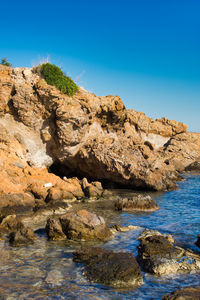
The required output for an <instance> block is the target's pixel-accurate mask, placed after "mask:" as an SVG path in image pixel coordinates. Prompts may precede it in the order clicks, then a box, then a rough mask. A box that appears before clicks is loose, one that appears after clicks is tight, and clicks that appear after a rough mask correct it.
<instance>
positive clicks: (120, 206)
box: [115, 195, 159, 211]
mask: <svg viewBox="0 0 200 300" xmlns="http://www.w3.org/2000/svg"><path fill="white" fill-rule="evenodd" d="M115 209H116V210H122V211H154V210H157V209H159V207H158V205H157V204H156V202H155V201H154V200H153V199H152V198H151V197H150V196H143V195H136V196H134V197H132V198H124V199H118V200H117V201H116V202H115Z"/></svg>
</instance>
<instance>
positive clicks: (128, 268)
mask: <svg viewBox="0 0 200 300" xmlns="http://www.w3.org/2000/svg"><path fill="white" fill-rule="evenodd" d="M73 256H74V258H73V259H74V261H76V262H83V263H84V264H85V275H86V276H87V278H88V279H89V280H91V281H95V282H100V283H103V284H106V285H111V286H115V287H127V288H128V287H134V286H138V285H141V284H142V282H143V280H142V275H141V271H140V267H139V265H138V263H137V261H136V259H135V258H134V256H133V254H132V253H123V252H119V253H115V252H113V251H111V250H105V249H101V248H83V249H80V250H78V251H76V252H74V254H73Z"/></svg>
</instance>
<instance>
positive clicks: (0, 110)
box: [0, 65, 200, 201]
mask: <svg viewBox="0 0 200 300" xmlns="http://www.w3.org/2000/svg"><path fill="white" fill-rule="evenodd" d="M199 161H200V134H197V133H188V132H187V126H186V125H185V124H183V123H179V122H176V121H170V120H167V119H166V118H162V119H157V120H153V119H151V118H148V117H147V116H146V115H145V114H144V113H141V112H136V111H135V110H127V109H126V108H125V106H124V104H123V102H122V100H121V99H120V97H118V96H112V95H109V96H102V97H97V96H95V95H94V94H91V93H89V92H87V91H85V90H84V89H82V88H79V91H78V92H77V93H76V94H75V95H74V96H73V97H69V96H67V95H63V94H61V93H60V91H58V90H57V89H56V88H55V87H53V86H49V85H48V84H47V83H46V82H45V80H44V79H42V78H41V77H40V75H39V74H37V73H35V72H34V70H32V69H28V68H14V69H11V68H9V67H5V66H2V65H1V66H0V182H1V184H0V194H8V193H9V194H19V193H22V194H23V193H25V192H27V191H28V192H31V193H33V195H35V197H36V198H43V199H44V198H45V197H47V198H48V201H49V200H50V199H52V200H55V199H60V198H63V197H69V198H73V197H75V198H80V197H81V196H82V195H84V192H83V189H82V182H80V183H79V188H77V186H78V184H77V183H75V181H74V182H73V184H75V185H74V188H73V187H72V186H71V187H69V184H70V183H69V182H66V183H64V182H63V180H62V179H61V178H59V177H58V176H56V175H59V176H60V177H63V176H65V177H66V178H67V177H73V176H74V175H76V176H79V177H81V178H83V177H86V178H88V179H90V180H91V181H96V180H98V181H102V182H112V183H115V184H117V185H124V186H128V187H131V188H134V189H137V188H138V189H149V190H167V189H172V188H174V187H175V181H176V180H177V179H179V175H178V172H181V171H183V170H185V169H186V168H188V167H189V166H192V164H195V168H197V167H196V166H199ZM49 167H51V168H52V169H54V170H56V172H55V173H56V174H55V175H54V174H50V173H48V170H47V169H48V168H49ZM48 184H52V186H51V187H49V185H48ZM68 189H69V190H68ZM68 191H69V193H67V192H68ZM98 193H100V194H101V191H100V190H99V189H98V187H97V186H96V187H95V186H94V185H93V186H91V185H89V186H88V187H86V194H88V195H89V196H90V195H91V197H94V196H95V197H99V194H98ZM30 201H32V200H30Z"/></svg>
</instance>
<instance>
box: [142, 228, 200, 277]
mask: <svg viewBox="0 0 200 300" xmlns="http://www.w3.org/2000/svg"><path fill="white" fill-rule="evenodd" d="M139 240H140V245H139V246H138V256H137V261H138V262H139V264H140V265H141V267H142V268H143V270H144V271H146V272H149V273H152V274H157V275H164V274H176V273H184V272H186V273H187V272H188V273H190V272H194V271H199V270H200V256H199V255H196V254H194V253H192V252H190V251H187V250H184V249H182V248H180V247H176V246H174V245H173V242H174V241H173V238H172V237H171V236H164V235H162V234H160V233H159V232H157V231H151V230H146V231H144V233H142V235H141V236H140V237H139Z"/></svg>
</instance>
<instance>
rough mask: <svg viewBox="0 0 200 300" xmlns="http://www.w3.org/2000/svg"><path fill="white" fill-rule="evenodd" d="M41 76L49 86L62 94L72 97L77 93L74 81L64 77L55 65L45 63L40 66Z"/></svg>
mask: <svg viewBox="0 0 200 300" xmlns="http://www.w3.org/2000/svg"><path fill="white" fill-rule="evenodd" d="M40 73H41V76H42V77H43V78H44V79H45V80H46V82H47V83H48V84H50V85H54V86H56V87H57V89H59V90H60V91H61V93H63V94H67V95H69V96H73V95H74V94H75V93H76V92H77V91H78V86H77V85H76V84H75V83H74V81H73V80H72V79H71V78H70V77H67V76H65V75H64V73H63V71H62V70H61V69H60V68H59V67H57V66H56V65H52V64H50V63H45V64H42V65H41V66H40Z"/></svg>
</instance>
